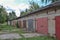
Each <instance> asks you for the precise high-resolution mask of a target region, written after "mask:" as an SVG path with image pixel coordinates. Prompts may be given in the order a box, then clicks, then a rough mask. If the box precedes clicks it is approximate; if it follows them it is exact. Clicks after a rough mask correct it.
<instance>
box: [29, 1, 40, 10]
mask: <svg viewBox="0 0 60 40" xmlns="http://www.w3.org/2000/svg"><path fill="white" fill-rule="evenodd" d="M30 5H31V6H30V9H29V11H34V10H37V9H39V8H40V6H39V5H38V3H36V2H34V1H32V2H30Z"/></svg>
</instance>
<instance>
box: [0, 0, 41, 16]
mask: <svg viewBox="0 0 60 40" xmlns="http://www.w3.org/2000/svg"><path fill="white" fill-rule="evenodd" d="M28 1H32V0H0V5H3V6H4V7H5V8H6V10H7V12H10V11H11V10H14V11H15V12H16V15H17V16H20V10H25V9H26V8H29V6H30V5H29V3H28ZM34 1H35V2H39V4H41V2H40V0H34Z"/></svg>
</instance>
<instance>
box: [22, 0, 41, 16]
mask: <svg viewBox="0 0 60 40" xmlns="http://www.w3.org/2000/svg"><path fill="white" fill-rule="evenodd" d="M29 4H30V8H29V9H26V10H25V11H21V16H23V15H26V14H28V13H29V12H32V11H34V10H37V9H39V8H40V6H39V5H38V3H36V2H34V1H31V2H29Z"/></svg>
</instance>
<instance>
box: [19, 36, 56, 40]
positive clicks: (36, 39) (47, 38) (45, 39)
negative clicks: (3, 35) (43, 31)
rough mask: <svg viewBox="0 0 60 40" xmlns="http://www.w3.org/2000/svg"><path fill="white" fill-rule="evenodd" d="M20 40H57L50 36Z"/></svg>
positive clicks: (22, 39)
mask: <svg viewBox="0 0 60 40" xmlns="http://www.w3.org/2000/svg"><path fill="white" fill-rule="evenodd" d="M19 40H56V39H55V38H52V37H48V36H40V37H32V38H20V39H19Z"/></svg>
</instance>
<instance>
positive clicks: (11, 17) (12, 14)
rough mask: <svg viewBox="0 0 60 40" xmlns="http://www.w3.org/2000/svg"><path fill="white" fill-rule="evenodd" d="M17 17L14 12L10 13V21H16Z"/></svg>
mask: <svg viewBox="0 0 60 40" xmlns="http://www.w3.org/2000/svg"><path fill="white" fill-rule="evenodd" d="M16 17H17V16H16V15H15V12H14V11H12V12H10V13H9V19H10V20H11V19H15V18H16Z"/></svg>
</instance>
